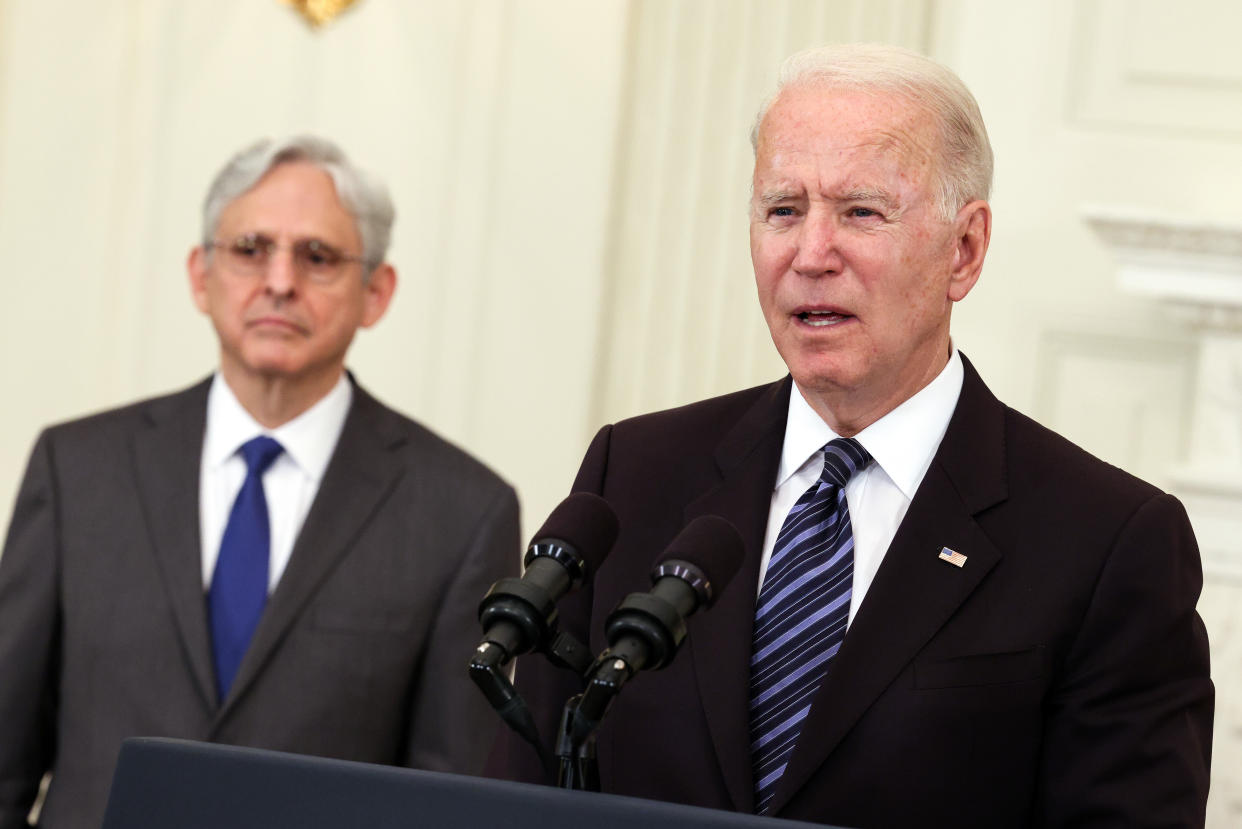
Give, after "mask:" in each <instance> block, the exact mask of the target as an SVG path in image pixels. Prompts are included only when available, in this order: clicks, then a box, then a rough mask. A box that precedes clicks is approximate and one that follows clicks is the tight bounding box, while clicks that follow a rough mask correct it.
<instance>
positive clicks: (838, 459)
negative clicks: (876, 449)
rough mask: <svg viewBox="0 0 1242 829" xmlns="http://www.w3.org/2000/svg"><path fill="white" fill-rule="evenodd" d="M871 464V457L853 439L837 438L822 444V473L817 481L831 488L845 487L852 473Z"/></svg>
mask: <svg viewBox="0 0 1242 829" xmlns="http://www.w3.org/2000/svg"><path fill="white" fill-rule="evenodd" d="M870 462H871V455H870V454H869V453H868V452H867V450H866V449H863V447H862V444H861V443H859V442H858V441H856V440H854V439H853V438H837V439H836V440H831V441H829V442H828V443H826V444H824V471H823V472H821V473H820V476H819V479H820V480H821V481H823V482H824V483H826V484H830V485H831V486H836V487H842V486H845V483H846V481H848V480H849V479H850V478H852V477H853V476H854V473H855V472H857V471H858V470H860V469H862V468H863V467H864V466H866V465H867V464H868V463H870Z"/></svg>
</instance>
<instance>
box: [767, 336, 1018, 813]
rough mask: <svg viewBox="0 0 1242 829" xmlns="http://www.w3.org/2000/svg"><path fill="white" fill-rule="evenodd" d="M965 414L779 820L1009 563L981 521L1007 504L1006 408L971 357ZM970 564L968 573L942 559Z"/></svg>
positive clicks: (826, 698) (781, 796)
mask: <svg viewBox="0 0 1242 829" xmlns="http://www.w3.org/2000/svg"><path fill="white" fill-rule="evenodd" d="M963 363H964V366H965V369H966V371H965V379H964V381H963V386H962V394H961V397H960V398H959V401H958V406H957V408H956V410H955V411H954V415H953V418H952V420H951V421H950V424H949V428H948V430H947V431H946V432H945V437H944V439H943V440H942V441H941V444H940V447H939V449H938V450H937V452H936V457H935V458H934V460H933V461H932V464H931V467H930V468H929V469H928V471H927V475H926V476H925V477H924V478H923V482H922V483H921V484H920V485H919V489H918V492H917V493H916V494H915V497H914V499H913V500H912V501H911V503H910V508H909V510H908V511H907V512H906V516H905V518H904V519H903V521H902V523H901V526H900V527H899V528H898V530H897V534H896V536H895V537H894V538H893V542H892V544H891V545H890V546H889V549H888V551H887V553H885V556H884V561H883V563H882V564H881V565H880V568H879V570H878V572H877V573H876V577H875V580H874V582H873V583H872V585H871V587H870V589H869V590H868V592H867V596H866V599H865V600H864V601H863V603H862V605H861V607H860V608H859V610H858V613H857V615H856V616H855V618H854V622H853V624H851V626H850V629H849V632H848V633H847V634H846V637H845V641H844V642H843V643H842V645H841V650H840V651H839V652H838V654H837V656H836V658H835V659H834V660H833V663H832V665H831V667H830V669H829V672H828V676H827V677H826V678H825V681H824V684H823V686H822V687H821V688H820V691H819V693H818V694H817V695H816V697H815V701H814V703H813V704H812V706H811V711H810V713H809V714H808V716H807V719H806V722H805V723H804V724H803V728H802V737H801V738H800V739H799V741H798V743H797V746H796V747H795V749H794V753H793V755H792V756H791V758H790V761H789V766H788V767H787V768H786V770H785V774H784V776H783V777H782V779H781V782H780V786H779V789H778V791H777V793H776V797H775V799H774V801H773V803H772V811H773V813H775V812H777V811H779V810H780V809H781V808H782V807H783V806H784V805H785V804H786V803H787V802H789V800H790V799H791V798H792V796H793V795H794V794H795V793H796V792H797V791H798V789H799V788H801V787H802V786H803V785H804V784H805V783H806V782H807V780H808V779H809V778H810V777H811V776H812V775H813V774H814V773H815V770H816V769H817V768H819V766H821V765H822V764H823V762H824V761H825V760H826V759H827V758H828V756H829V755H830V754H831V753H832V752H833V751H834V750H835V749H836V747H837V746H838V745H839V744H840V742H841V740H842V739H843V738H844V737H845V736H846V734H847V733H848V732H849V731H850V729H851V728H853V726H854V724H855V723H856V722H857V721H858V720H859V718H860V717H862V716H863V714H864V713H865V712H866V710H867V709H868V708H869V707H870V706H871V704H872V703H873V702H875V700H876V699H877V698H878V697H879V696H880V695H881V694H882V693H883V692H884V690H885V689H886V688H887V687H888V685H889V684H890V683H891V682H892V681H893V679H894V678H896V677H897V676H898V674H900V673H901V672H902V670H904V668H905V667H906V665H908V664H909V663H910V661H911V660H912V659H914V657H915V655H916V654H917V653H918V652H919V650H920V649H921V648H922V647H923V646H924V645H926V644H927V642H928V641H929V640H930V639H931V638H932V637H933V636H934V635H935V633H936V631H938V630H939V629H940V628H941V627H942V626H943V625H944V623H945V622H946V621H948V619H949V617H951V616H952V615H953V613H954V612H955V611H956V610H957V608H958V607H959V606H960V605H961V604H962V602H964V601H965V600H966V598H967V597H968V596H969V595H970V594H971V593H972V592H973V591H974V590H975V588H976V587H977V586H978V585H979V584H980V582H982V581H983V579H984V577H985V576H986V575H987V574H988V572H989V571H990V570H991V569H992V568H993V567H994V566H996V564H997V563H998V562H999V561H1000V558H1001V555H1000V551H999V550H997V549H996V547H995V546H994V545H993V544H992V543H991V541H990V540H989V539H988V538H987V536H986V535H985V534H984V533H983V531H982V530H980V529H979V526H978V524H977V523H976V522H975V519H974V515H975V514H976V513H978V512H980V511H982V510H983V509H986V508H987V507H989V506H992V505H994V504H996V503H998V502H1000V501H1002V500H1004V498H1005V495H1006V487H1005V458H1004V407H1003V406H1002V405H1001V404H1000V403H999V402H998V401H997V400H996V398H994V397H992V395H991V393H990V392H989V391H988V390H987V388H986V387H985V386H984V385H983V381H982V380H980V379H979V376H978V374H977V373H976V372H975V371H974V368H973V367H972V366H971V365H970V363H969V362H967V361H966V360H965V358H964V357H963ZM944 547H949V548H950V549H952V550H956V551H958V552H960V553H962V554H964V555H966V557H967V563H966V565H965V566H964V567H961V568H958V567H955V566H953V565H952V564H949V563H947V562H945V561H941V560H940V559H939V558H938V556H939V553H940V550H941V549H942V548H944Z"/></svg>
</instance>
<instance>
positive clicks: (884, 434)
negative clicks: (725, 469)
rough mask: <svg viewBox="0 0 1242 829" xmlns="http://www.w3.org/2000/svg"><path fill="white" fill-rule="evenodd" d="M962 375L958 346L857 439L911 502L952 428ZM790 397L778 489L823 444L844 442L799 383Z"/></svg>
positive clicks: (808, 460) (810, 458)
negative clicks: (915, 389) (836, 440)
mask: <svg viewBox="0 0 1242 829" xmlns="http://www.w3.org/2000/svg"><path fill="white" fill-rule="evenodd" d="M963 376H964V372H963V369H962V358H961V355H960V354H958V351H957V348H956V347H954V348H953V351H952V353H951V354H950V355H949V361H948V363H946V364H945V367H944V368H943V369H941V370H940V373H939V374H938V375H936V377H935V379H933V380H932V381H931V382H930V383H928V384H927V385H926V386H924V387H923V388H922V389H920V390H919V391H918V392H916V393H915V394H914V396H912V397H910V398H909V399H908V400H906V401H904V402H903V403H902V404H901V405H899V406H898V407H897V408H895V409H893V410H892V411H891V412H889V413H888V414H886V415H884V416H883V417H881V418H880V419H879V420H877V421H876V422H875V423H872V424H871V425H870V426H868V427H867V428H866V429H863V430H862V431H861V432H859V433H858V434H857V435H855V436H854V437H855V439H856V440H857V441H858V442H859V443H861V444H862V445H863V448H864V449H866V450H867V451H868V452H869V453H871V457H872V458H874V459H875V462H876V463H877V464H879V465H880V467H881V468H882V469H883V470H884V472H885V474H887V475H888V477H889V478H891V479H892V481H893V483H895V484H896V485H897V487H898V488H899V489H900V490H901V491H902V493H903V494H904V495H905V496H906V497H907V498H910V499H913V498H914V491H915V490H916V489H917V488H918V485H919V483H920V482H921V481H922V480H923V475H924V474H925V473H926V472H927V468H928V466H930V465H931V459H932V457H933V456H934V455H935V454H936V449H937V448H938V447H939V446H940V440H941V438H943V437H944V433H945V430H946V429H947V428H948V427H949V419H950V418H951V417H952V416H953V410H954V409H955V408H957V398H958V396H959V395H960V394H961V391H962V379H963ZM789 394H790V397H789V414H788V415H787V417H786V420H785V443H784V446H783V447H782V448H781V462H780V467H779V468H778V470H777V473H776V485H777V486H778V487H779V486H781V485H782V484H784V483H785V482H786V481H788V480H789V479H790V478H791V477H792V476H793V475H794V474H796V473H797V472H798V470H799V469H801V468H802V467H803V466H805V465H806V464H807V463H809V462H810V461H811V460H812V459H813V458H814V456H815V455H816V453H817V452H819V450H820V449H821V448H823V446H824V444H825V443H827V442H828V441H830V440H832V439H834V438H837V437H840V436H839V435H837V434H836V433H835V432H833V431H832V429H830V428H828V424H827V423H825V422H824V421H823V418H821V417H820V416H819V415H818V414H816V413H815V410H814V409H812V408H811V405H810V404H809V403H807V402H806V399H805V398H803V396H802V394H801V393H800V392H799V391H798V386H797V384H796V383H794V384H791V389H790V393H789Z"/></svg>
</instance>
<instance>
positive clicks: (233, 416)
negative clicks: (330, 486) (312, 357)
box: [203, 372, 354, 479]
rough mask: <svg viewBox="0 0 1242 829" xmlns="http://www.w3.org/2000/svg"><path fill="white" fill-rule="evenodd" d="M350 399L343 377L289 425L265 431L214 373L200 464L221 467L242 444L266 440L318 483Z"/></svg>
mask: <svg viewBox="0 0 1242 829" xmlns="http://www.w3.org/2000/svg"><path fill="white" fill-rule="evenodd" d="M353 397H354V389H353V385H352V384H351V383H350V382H349V380H348V379H347V378H346V375H345V374H344V372H342V373H341V379H340V380H338V381H337V383H336V385H335V386H333V387H332V390H331V391H330V392H328V393H327V394H326V395H324V396H323V397H322V398H320V399H319V400H318V401H317V402H316V403H315V405H313V406H311V407H310V408H309V409H307V410H306V411H304V412H302V414H300V415H298V416H297V417H295V418H294V419H293V420H290V421H289V422H288V423H284V424H281V425H280V426H278V427H276V428H275V429H265V428H263V426H262V425H261V424H260V423H259V422H258V421H257V420H255V419H254V418H253V417H251V415H250V413H249V412H247V411H246V409H245V408H244V407H243V406H242V404H241V403H240V402H238V400H237V396H236V395H234V394H233V390H232V389H231V388H229V384H228V383H227V382H225V381H224V378H223V377H222V376H221V375H220V374H219V373H218V372H217V373H216V376H215V378H214V379H213V380H212V382H211V389H210V391H208V393H207V432H206V434H205V435H204V438H203V462H204V463H205V464H207V466H208V467H209V468H216V467H219V466H221V465H222V464H224V463H225V462H226V461H228V460H229V458H231V457H233V455H235V454H236V453H237V450H238V448H239V447H241V445H242V444H243V443H245V442H246V441H248V440H250V439H251V438H255V437H258V436H259V435H270V436H271V437H273V438H275V439H276V440H278V441H280V445H281V446H283V447H284V450H285V454H286V455H288V456H289V458H290V460H292V461H293V462H294V463H295V464H297V466H298V468H299V469H301V470H302V471H303V472H305V473H306V474H307V475H309V476H311V477H312V478H315V479H319V478H322V477H323V473H324V471H325V470H326V469H327V468H328V461H329V460H331V458H332V451H333V450H334V449H335V448H336V441H337V438H339V437H340V434H341V429H343V428H344V426H345V417H346V416H347V415H348V414H349V407H350V404H351V403H352V402H353Z"/></svg>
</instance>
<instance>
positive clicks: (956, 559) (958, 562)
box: [940, 547, 966, 567]
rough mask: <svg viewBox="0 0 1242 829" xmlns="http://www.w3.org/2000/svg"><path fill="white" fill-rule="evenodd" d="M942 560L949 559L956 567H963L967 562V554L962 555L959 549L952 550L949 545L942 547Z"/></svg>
mask: <svg viewBox="0 0 1242 829" xmlns="http://www.w3.org/2000/svg"><path fill="white" fill-rule="evenodd" d="M940 560H941V561H947V562H949V563H950V564H952V565H953V566H954V567H961V566H962V565H964V564H965V563H966V556H964V555H962V554H961V553H959V552H958V551H957V550H950V549H949V548H948V547H941V548H940Z"/></svg>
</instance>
